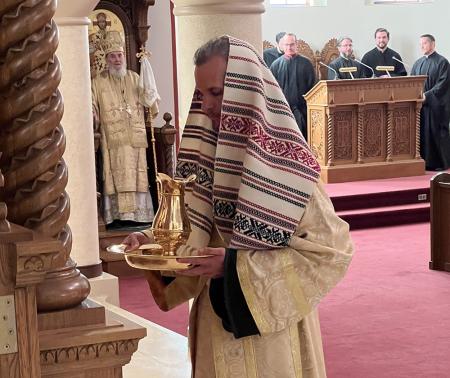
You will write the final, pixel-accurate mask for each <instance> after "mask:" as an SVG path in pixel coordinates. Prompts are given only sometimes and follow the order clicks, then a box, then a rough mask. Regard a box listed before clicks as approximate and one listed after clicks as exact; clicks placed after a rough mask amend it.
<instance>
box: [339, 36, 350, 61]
mask: <svg viewBox="0 0 450 378" xmlns="http://www.w3.org/2000/svg"><path fill="white" fill-rule="evenodd" d="M338 50H339V52H340V53H341V54H342V55H344V56H345V57H346V58H350V56H351V55H352V54H353V42H352V41H351V40H349V39H344V40H343V41H342V42H341V44H340V46H338Z"/></svg>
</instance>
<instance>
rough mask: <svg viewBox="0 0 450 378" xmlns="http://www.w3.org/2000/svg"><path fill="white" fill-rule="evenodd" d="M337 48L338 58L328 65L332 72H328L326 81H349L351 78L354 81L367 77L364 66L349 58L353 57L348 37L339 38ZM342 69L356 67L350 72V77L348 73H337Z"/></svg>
mask: <svg viewBox="0 0 450 378" xmlns="http://www.w3.org/2000/svg"><path fill="white" fill-rule="evenodd" d="M337 48H338V50H339V57H338V58H336V59H335V60H333V61H332V62H331V63H330V64H329V66H330V67H331V68H333V70H334V71H333V70H330V69H329V70H328V80H333V79H351V78H352V76H353V78H354V79H359V78H364V77H367V75H366V71H365V68H364V66H363V65H361V64H360V63H358V62H356V61H355V60H353V59H352V58H351V57H352V55H353V40H352V39H351V38H350V37H342V38H339V40H338V44H337ZM344 67H356V71H355V72H352V75H350V73H349V72H339V69H340V68H344ZM336 76H337V77H336ZM370 76H371V75H370Z"/></svg>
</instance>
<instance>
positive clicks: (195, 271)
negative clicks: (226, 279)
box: [177, 247, 225, 278]
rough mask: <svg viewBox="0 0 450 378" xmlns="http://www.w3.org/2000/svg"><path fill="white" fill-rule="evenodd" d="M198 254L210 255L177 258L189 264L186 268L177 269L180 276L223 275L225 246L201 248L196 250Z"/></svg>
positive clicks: (209, 276)
mask: <svg viewBox="0 0 450 378" xmlns="http://www.w3.org/2000/svg"><path fill="white" fill-rule="evenodd" d="M198 254H199V255H200V256H204V255H212V256H209V257H203V258H200V259H191V258H189V257H183V258H181V257H180V258H179V259H177V261H178V262H180V263H187V264H191V267H190V268H188V269H186V270H180V271H177V274H179V275H181V276H204V277H208V278H219V277H222V276H223V261H224V259H225V248H209V247H206V248H201V249H199V250H198Z"/></svg>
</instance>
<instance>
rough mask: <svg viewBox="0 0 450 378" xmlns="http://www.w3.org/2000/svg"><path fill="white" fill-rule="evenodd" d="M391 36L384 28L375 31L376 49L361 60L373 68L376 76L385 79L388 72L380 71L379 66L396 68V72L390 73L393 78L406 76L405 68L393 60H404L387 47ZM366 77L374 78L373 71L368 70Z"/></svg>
mask: <svg viewBox="0 0 450 378" xmlns="http://www.w3.org/2000/svg"><path fill="white" fill-rule="evenodd" d="M389 38H390V34H389V32H388V31H387V30H386V29H384V28H378V29H377V30H375V45H376V46H375V48H373V49H372V50H370V51H368V52H366V53H365V54H364V56H363V58H362V59H361V62H363V63H365V64H367V65H368V66H370V67H372V69H373V71H374V74H375V76H377V77H380V76H382V77H385V76H388V75H387V74H386V71H378V70H377V69H376V67H377V66H394V71H392V72H389V73H390V75H391V76H406V69H405V66H404V65H403V64H402V63H400V62H399V61H397V60H395V59H393V57H395V58H397V59H398V60H400V61H401V60H402V57H401V56H400V54H399V53H398V52H396V51H394V50H392V49H390V48H389V47H388V46H387V45H388V43H389ZM366 71H367V72H366V75H367V76H372V71H370V70H369V69H368V68H366Z"/></svg>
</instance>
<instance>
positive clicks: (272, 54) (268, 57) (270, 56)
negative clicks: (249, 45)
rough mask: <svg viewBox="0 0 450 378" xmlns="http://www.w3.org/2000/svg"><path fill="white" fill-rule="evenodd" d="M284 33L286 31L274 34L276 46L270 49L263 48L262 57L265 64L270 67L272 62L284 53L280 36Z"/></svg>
mask: <svg viewBox="0 0 450 378" xmlns="http://www.w3.org/2000/svg"><path fill="white" fill-rule="evenodd" d="M285 35H286V32H280V33H278V34H277V35H276V36H275V40H276V41H277V46H276V47H272V48H270V49H265V50H264V51H263V59H264V62H265V63H266V64H267V67H269V68H270V66H271V65H272V63H273V62H275V60H277V59H278V58H279V57H280V56H282V55H283V54H284V51H283V48H282V46H281V38H283V37H284V36H285Z"/></svg>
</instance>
